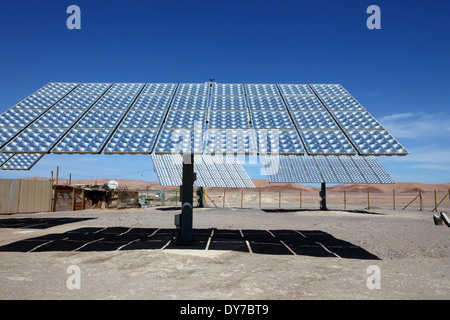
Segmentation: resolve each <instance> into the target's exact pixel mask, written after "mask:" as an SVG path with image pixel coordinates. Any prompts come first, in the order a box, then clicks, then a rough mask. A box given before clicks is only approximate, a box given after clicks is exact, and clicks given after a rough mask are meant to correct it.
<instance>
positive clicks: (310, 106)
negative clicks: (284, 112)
mask: <svg viewBox="0 0 450 320" xmlns="http://www.w3.org/2000/svg"><path fill="white" fill-rule="evenodd" d="M284 99H285V101H286V105H287V107H288V109H289V110H290V111H299V110H305V111H325V110H326V109H325V108H324V107H323V106H322V104H321V103H320V101H319V99H317V97H309V96H307V97H297V96H286V97H284Z"/></svg>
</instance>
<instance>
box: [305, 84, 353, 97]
mask: <svg viewBox="0 0 450 320" xmlns="http://www.w3.org/2000/svg"><path fill="white" fill-rule="evenodd" d="M311 86H312V88H313V89H314V91H316V93H317V94H318V95H319V96H349V95H350V94H349V93H348V92H347V90H345V89H344V88H343V87H342V86H341V85H340V84H312V85H311Z"/></svg>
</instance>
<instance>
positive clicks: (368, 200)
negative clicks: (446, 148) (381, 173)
mask: <svg viewBox="0 0 450 320" xmlns="http://www.w3.org/2000/svg"><path fill="white" fill-rule="evenodd" d="M369 194H370V192H369V189H367V209H368V210H370V195H369Z"/></svg>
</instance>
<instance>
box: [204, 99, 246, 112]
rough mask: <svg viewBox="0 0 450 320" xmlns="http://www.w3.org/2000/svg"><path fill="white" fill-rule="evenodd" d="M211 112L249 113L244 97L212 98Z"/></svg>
mask: <svg viewBox="0 0 450 320" xmlns="http://www.w3.org/2000/svg"><path fill="white" fill-rule="evenodd" d="M210 110H239V111H247V105H246V103H245V97H244V96H212V97H211V103H210Z"/></svg>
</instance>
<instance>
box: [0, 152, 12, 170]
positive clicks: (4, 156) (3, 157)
mask: <svg viewBox="0 0 450 320" xmlns="http://www.w3.org/2000/svg"><path fill="white" fill-rule="evenodd" d="M12 156H13V155H12V154H10V153H0V167H1V166H2V165H3V164H4V163H5V162H6V161H8V159H9V158H11V157H12Z"/></svg>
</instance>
